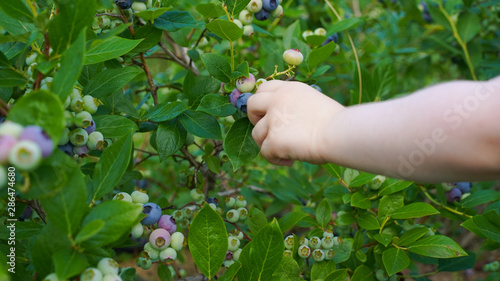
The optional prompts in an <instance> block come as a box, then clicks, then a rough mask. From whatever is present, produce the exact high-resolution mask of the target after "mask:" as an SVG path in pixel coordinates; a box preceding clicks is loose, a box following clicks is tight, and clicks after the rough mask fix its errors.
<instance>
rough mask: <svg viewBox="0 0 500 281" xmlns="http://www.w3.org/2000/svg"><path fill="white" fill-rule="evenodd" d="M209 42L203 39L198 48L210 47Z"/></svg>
mask: <svg viewBox="0 0 500 281" xmlns="http://www.w3.org/2000/svg"><path fill="white" fill-rule="evenodd" d="M208 44H209V42H208V40H207V38H206V37H201V40H200V43H198V47H205V46H208Z"/></svg>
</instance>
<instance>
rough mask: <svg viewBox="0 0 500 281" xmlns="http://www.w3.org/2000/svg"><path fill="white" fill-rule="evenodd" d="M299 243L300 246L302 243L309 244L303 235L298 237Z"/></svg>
mask: <svg viewBox="0 0 500 281" xmlns="http://www.w3.org/2000/svg"><path fill="white" fill-rule="evenodd" d="M299 245H300V246H302V245H306V246H309V239H307V238H305V237H302V238H300V239H299Z"/></svg>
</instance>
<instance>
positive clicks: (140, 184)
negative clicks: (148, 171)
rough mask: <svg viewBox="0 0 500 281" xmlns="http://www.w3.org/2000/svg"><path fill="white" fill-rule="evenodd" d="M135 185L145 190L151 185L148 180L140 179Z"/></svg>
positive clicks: (135, 181)
mask: <svg viewBox="0 0 500 281" xmlns="http://www.w3.org/2000/svg"><path fill="white" fill-rule="evenodd" d="M134 183H135V185H136V186H137V187H138V188H141V189H145V188H146V187H148V185H149V183H148V180H147V179H140V180H134Z"/></svg>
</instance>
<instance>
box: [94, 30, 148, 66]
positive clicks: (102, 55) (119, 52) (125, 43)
mask: <svg viewBox="0 0 500 281" xmlns="http://www.w3.org/2000/svg"><path fill="white" fill-rule="evenodd" d="M141 41H142V39H141V40H130V39H125V38H121V37H118V36H113V37H111V38H109V39H106V40H100V39H96V40H94V41H93V42H92V44H91V47H90V48H89V49H88V50H87V53H86V54H85V64H94V63H99V62H103V61H107V60H110V59H114V58H117V57H120V56H123V55H124V54H127V53H128V52H130V51H131V50H133V49H134V48H135V47H136V46H137V45H139V43H141Z"/></svg>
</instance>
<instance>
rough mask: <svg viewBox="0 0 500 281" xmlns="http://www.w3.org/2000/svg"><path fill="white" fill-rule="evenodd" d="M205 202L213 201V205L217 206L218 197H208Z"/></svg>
mask: <svg viewBox="0 0 500 281" xmlns="http://www.w3.org/2000/svg"><path fill="white" fill-rule="evenodd" d="M207 203H208V204H210V203H213V204H215V206H219V199H218V198H215V197H208V199H207Z"/></svg>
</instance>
